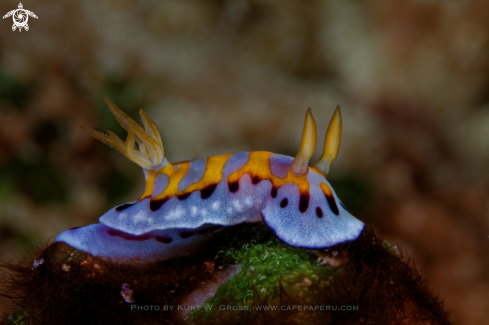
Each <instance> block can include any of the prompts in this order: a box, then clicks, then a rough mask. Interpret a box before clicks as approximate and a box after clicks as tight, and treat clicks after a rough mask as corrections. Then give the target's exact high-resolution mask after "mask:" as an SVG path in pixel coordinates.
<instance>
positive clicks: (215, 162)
mask: <svg viewBox="0 0 489 325" xmlns="http://www.w3.org/2000/svg"><path fill="white" fill-rule="evenodd" d="M109 106H110V104H109ZM116 117H117V116H116ZM119 118H120V116H119ZM143 122H144V117H143ZM121 124H123V123H121ZM146 124H147V122H146V123H145V126H146ZM123 126H124V124H123ZM126 130H127V128H126ZM146 132H147V133H148V134H150V135H152V136H154V132H153V134H152V133H151V132H148V131H146ZM96 136H97V137H98V138H101V137H102V136H101V135H98V134H97V135H96ZM141 137H142V136H139V142H142V140H141ZM136 138H138V137H137V136H136ZM152 138H153V137H152ZM102 140H103V141H105V142H109V140H111V141H116V140H114V139H112V138H110V139H109V137H107V138H102ZM143 140H144V139H143ZM136 141H137V139H136ZM117 145H119V146H120V144H119V143H116V145H115V146H116V147H117ZM146 146H148V144H146ZM118 149H119V150H121V149H120V148H118ZM122 149H123V150H127V148H126V149H124V148H122ZM126 156H127V155H126ZM296 160H297V157H296V158H294V157H288V156H284V155H280V154H274V153H270V152H260V151H258V152H256V151H255V152H237V153H234V154H227V155H222V156H213V157H209V158H201V159H196V160H192V161H185V162H180V163H173V164H170V163H169V162H168V161H167V160H166V159H165V158H163V157H162V158H161V159H160V160H159V161H156V162H153V166H150V167H151V168H144V172H145V177H146V190H145V192H144V194H143V195H142V196H141V198H140V199H138V200H137V201H134V202H131V203H127V204H124V205H121V206H118V207H115V208H112V209H111V210H109V211H108V212H106V213H105V214H104V215H103V216H101V217H100V218H99V222H100V223H99V224H95V225H90V226H86V227H81V228H73V229H68V230H65V231H63V232H62V233H61V234H59V235H58V236H57V237H56V239H55V241H57V242H65V243H67V244H68V245H70V246H72V247H75V248H77V249H79V250H81V251H84V252H87V253H90V254H92V255H97V256H103V257H108V258H111V259H115V260H124V259H134V260H136V259H139V260H141V261H148V260H161V259H167V258H169V257H172V256H178V255H182V254H184V253H186V252H188V251H189V250H192V249H194V248H195V247H196V246H198V245H199V244H201V243H203V242H204V241H205V240H206V239H208V238H210V236H212V234H213V233H215V232H218V231H220V230H222V229H223V227H227V226H233V225H238V224H241V223H254V222H261V221H263V222H264V223H265V224H266V225H267V226H268V227H269V228H270V229H271V230H272V231H273V232H274V233H275V235H276V236H277V237H278V238H279V239H280V240H282V241H283V242H285V243H286V244H288V245H290V246H294V247H298V248H306V249H322V248H327V247H331V246H334V245H337V244H340V243H344V242H348V241H351V240H355V239H356V238H358V236H359V235H360V233H361V232H362V230H363V228H364V224H363V223H362V222H361V221H359V220H358V219H356V218H355V217H353V216H352V215H351V214H350V213H349V212H348V211H346V209H345V208H344V206H343V204H342V203H341V201H340V200H339V198H338V197H337V196H336V193H335V192H334V190H333V189H332V187H331V185H330V184H329V183H328V181H327V180H326V177H325V173H324V172H322V171H321V169H320V168H318V167H307V166H306V169H305V172H304V169H303V170H299V169H297V168H296V166H295V165H294V164H295V163H294V161H296ZM297 171H300V172H297Z"/></svg>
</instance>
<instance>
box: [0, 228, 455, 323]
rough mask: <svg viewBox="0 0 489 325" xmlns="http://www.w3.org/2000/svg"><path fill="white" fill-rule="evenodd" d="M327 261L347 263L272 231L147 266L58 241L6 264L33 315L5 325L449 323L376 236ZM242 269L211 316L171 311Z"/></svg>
mask: <svg viewBox="0 0 489 325" xmlns="http://www.w3.org/2000/svg"><path fill="white" fill-rule="evenodd" d="M315 253H316V254H318V252H317V251H316V252H315ZM319 253H320V254H322V255H328V256H330V257H331V256H333V257H334V256H336V257H334V258H332V259H330V261H333V262H334V261H339V263H337V265H336V267H334V268H333V267H331V266H329V265H320V264H318V258H317V256H316V254H313V252H311V251H308V250H303V249H297V248H293V247H290V246H287V245H285V244H283V243H281V242H280V241H279V240H277V239H276V237H275V236H274V234H273V233H272V232H271V231H270V230H268V228H266V227H265V226H264V225H262V224H252V225H250V224H244V225H239V226H236V227H231V228H228V229H226V230H224V231H222V232H221V233H219V234H217V235H215V237H214V238H213V239H212V240H211V241H210V242H208V244H207V245H205V246H202V247H201V250H200V251H196V252H195V254H194V255H191V256H190V255H189V256H183V257H179V258H174V259H170V260H167V261H161V262H156V263H147V264H137V265H130V264H116V263H112V262H108V261H106V260H103V259H100V258H98V257H94V256H90V255H89V254H86V253H83V252H79V251H76V250H75V249H73V248H71V247H69V246H68V245H66V244H64V243H53V244H49V245H48V246H47V247H44V248H40V249H38V250H34V251H33V253H32V256H30V258H28V259H26V260H25V261H21V262H18V263H10V264H3V265H2V266H3V267H4V268H6V272H4V273H3V274H2V275H1V278H2V279H1V280H2V283H3V288H2V290H0V292H2V293H4V294H6V295H9V296H11V297H13V298H16V299H15V301H16V302H17V303H18V304H19V305H20V306H23V307H22V308H20V309H17V311H14V312H13V313H12V314H11V315H10V317H8V318H7V319H6V320H5V321H4V322H3V323H2V322H0V324H15V325H21V324H30V325H31V324H32V325H34V324H51V325H56V324H117V325H121V324H267V325H273V324H449V321H448V316H447V312H446V311H445V310H444V307H443V304H442V302H441V301H440V299H438V298H437V297H436V296H435V295H433V294H432V293H431V292H430V290H429V289H428V286H427V284H426V283H425V281H424V280H422V277H421V276H420V275H419V274H418V273H417V271H416V270H415V268H414V266H413V263H412V262H411V260H410V259H409V258H407V257H405V256H404V255H403V254H401V253H399V251H398V250H397V249H396V248H395V247H393V246H391V245H389V244H388V243H387V242H386V241H384V240H382V239H381V238H380V237H379V236H378V235H377V234H376V232H375V231H373V230H372V229H370V228H368V227H367V228H366V229H365V230H364V232H363V233H362V235H361V236H360V238H358V239H357V240H356V241H354V242H350V243H345V244H342V245H338V246H336V247H333V248H330V249H329V250H327V251H323V252H319ZM40 259H42V260H43V263H42V264H40V265H38V266H37V267H35V268H34V267H33V261H34V260H40ZM237 266H239V267H240V269H239V272H238V273H236V274H235V275H233V276H231V277H227V278H225V279H221V280H222V281H221V282H224V283H222V284H221V285H220V286H219V287H218V288H217V290H216V291H215V293H214V294H213V296H212V297H210V298H209V299H207V300H206V301H205V303H204V304H203V306H202V307H201V308H198V309H194V310H193V311H191V312H190V313H188V314H186V316H182V313H180V312H177V311H176V309H177V308H174V309H173V310H166V311H165V310H163V308H161V307H162V306H178V305H179V304H182V302H183V301H185V298H186V297H188V296H189V294H190V293H192V292H195V291H196V290H198V289H199V288H201V287H202V285H203V284H204V283H207V282H209V281H214V280H216V279H217V278H218V277H219V276H221V275H220V274H222V273H219V272H220V271H219V270H226V269H228V268H232V267H237ZM123 284H125V285H126V286H127V287H130V292H131V297H130V298H131V299H133V301H134V302H130V301H129V302H128V299H127V297H126V298H124V296H123V295H122V294H121V286H122V285H123ZM135 304H137V306H159V307H160V308H159V310H145V311H143V310H139V311H138V310H134V308H132V306H134V305H135Z"/></svg>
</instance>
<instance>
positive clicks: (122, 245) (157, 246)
mask: <svg viewBox="0 0 489 325" xmlns="http://www.w3.org/2000/svg"><path fill="white" fill-rule="evenodd" d="M222 228H223V227H222V226H219V225H203V226H201V227H199V228H196V229H165V230H155V231H151V232H148V233H145V234H142V235H132V234H128V233H126V232H123V231H120V230H116V229H113V228H109V227H107V226H105V225H104V224H93V225H89V226H85V227H77V228H71V229H67V230H65V231H63V232H62V233H60V234H59V235H58V236H57V237H56V238H55V241H56V242H64V243H66V244H68V245H69V246H71V247H73V248H75V249H77V250H79V251H82V252H85V253H88V254H91V255H93V256H99V257H107V258H109V259H110V260H113V261H118V262H124V261H127V262H131V263H133V262H135V261H136V262H140V263H146V262H152V261H157V260H165V259H169V258H171V257H175V256H180V255H185V253H187V252H191V251H192V250H193V249H195V248H196V246H198V245H200V244H202V243H204V242H205V241H206V240H208V239H209V238H211V237H212V235H213V234H214V233H216V232H218V231H220V230H222Z"/></svg>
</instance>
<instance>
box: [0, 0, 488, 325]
mask: <svg viewBox="0 0 489 325" xmlns="http://www.w3.org/2000/svg"><path fill="white" fill-rule="evenodd" d="M23 5H24V9H28V10H31V11H33V12H34V13H35V14H36V15H37V16H38V17H39V19H34V18H32V17H30V18H29V21H28V23H29V26H30V30H29V31H28V32H26V31H25V30H24V31H22V32H21V33H19V32H18V31H15V32H12V30H11V26H12V18H11V17H9V18H6V19H3V20H2V21H0V259H2V260H5V259H11V258H16V256H20V255H21V254H22V252H25V251H26V250H27V249H28V247H29V245H30V244H32V243H36V242H39V241H41V240H43V239H48V238H51V239H52V238H53V237H54V236H56V235H57V234H58V233H59V232H61V231H62V230H64V229H66V228H69V227H74V226H82V225H87V224H90V223H95V222H96V221H97V218H98V217H99V216H100V215H102V214H103V213H104V212H105V211H106V210H108V209H109V208H111V207H113V206H115V205H118V204H121V203H124V202H126V201H131V200H134V199H136V198H137V197H138V196H139V195H140V194H141V193H142V190H143V187H144V182H143V175H142V172H141V170H140V168H139V167H138V166H137V165H135V164H133V163H131V162H129V161H128V160H126V159H125V158H124V157H123V156H122V155H120V154H119V153H117V152H116V151H115V150H113V149H110V148H109V147H107V146H105V145H103V144H101V143H100V142H97V141H96V140H94V139H93V138H91V137H90V136H89V135H88V134H86V133H85V132H84V131H83V130H81V129H80V128H79V127H78V126H79V125H83V126H88V127H92V128H96V129H99V130H106V129H109V130H113V131H115V132H116V133H117V134H119V135H120V136H121V137H123V138H125V134H124V132H123V130H122V128H120V127H119V126H118V125H117V122H116V121H115V119H114V118H113V117H112V116H111V115H110V113H109V111H108V109H107V108H106V106H105V103H104V101H103V99H102V94H105V95H107V96H108V97H109V98H111V99H112V100H113V101H114V102H115V103H116V104H117V105H118V106H119V107H120V108H121V109H123V110H124V111H125V112H127V113H128V114H129V115H131V116H132V117H133V118H134V119H136V120H137V121H140V120H139V117H138V113H137V112H138V110H139V109H140V108H143V109H145V110H146V111H147V112H148V113H149V115H150V116H151V117H152V118H153V119H154V120H155V122H156V124H157V125H158V127H159V129H160V132H161V134H162V138H163V142H164V145H165V155H166V156H167V158H168V159H169V160H170V161H171V162H175V161H179V160H187V159H193V158H197V157H206V156H210V155H214V154H221V153H227V152H235V151H243V150H246V151H252V150H268V151H274V152H278V153H283V154H288V155H292V156H293V155H295V153H296V151H297V149H298V147H299V143H300V137H301V132H302V123H303V118H304V113H305V111H306V109H307V107H312V109H313V113H314V115H315V117H316V121H317V123H318V131H319V139H320V140H319V141H318V147H322V145H323V142H322V141H323V136H324V132H325V130H326V127H327V124H328V122H329V118H330V116H331V114H332V112H333V110H334V108H335V106H336V105H337V104H340V105H341V106H342V112H343V125H344V131H343V141H342V146H341V151H340V155H339V158H338V159H337V161H335V163H334V164H333V167H332V172H331V174H330V177H329V179H330V180H331V182H332V183H333V185H334V187H335V189H336V191H337V193H338V195H339V196H340V197H341V198H342V200H343V201H344V202H345V204H346V206H347V208H348V209H349V210H350V211H351V212H352V213H353V214H354V215H356V216H357V217H358V218H359V219H361V220H363V221H364V222H367V223H369V224H373V225H376V226H377V227H378V228H379V229H380V231H381V234H382V235H383V236H384V237H385V238H386V239H387V240H388V241H390V242H391V243H393V244H398V245H399V246H400V247H401V248H402V249H403V250H404V251H406V252H407V253H408V254H410V255H412V256H413V257H414V259H415V261H416V263H417V266H418V267H419V269H420V270H421V272H422V273H423V274H424V276H425V277H426V278H427V279H428V281H429V282H430V283H431V286H432V288H433V290H434V291H435V292H437V293H439V294H440V295H441V297H442V298H443V299H444V300H445V303H446V305H447V308H448V309H450V310H451V311H452V321H453V323H454V324H482V323H484V322H485V321H486V320H487V319H488V317H489V272H488V270H489V259H488V254H489V253H488V251H489V237H488V236H489V200H488V198H489V168H488V163H489V55H488V54H489V51H488V50H489V2H487V1H485V0H466V1H457V0H451V1H450V0H444V1H437V0H432V1H427V0H425V1H421V0H371V1H368V0H364V1H362V0H324V1H322V0H163V1H130V0H126V1H84V2H72V1H59V0H53V1H42V2H41V1H29V2H24V3H23ZM17 6H18V3H17V2H16V1H2V2H1V3H0V14H1V15H2V16H3V15H4V14H5V13H7V12H8V11H10V10H13V9H17ZM319 151H320V149H319V148H318V152H317V153H316V155H315V156H314V157H313V161H312V163H313V162H314V161H315V159H317V158H318V157H319V154H320V152H319ZM0 306H1V303H0ZM0 308H1V307H0Z"/></svg>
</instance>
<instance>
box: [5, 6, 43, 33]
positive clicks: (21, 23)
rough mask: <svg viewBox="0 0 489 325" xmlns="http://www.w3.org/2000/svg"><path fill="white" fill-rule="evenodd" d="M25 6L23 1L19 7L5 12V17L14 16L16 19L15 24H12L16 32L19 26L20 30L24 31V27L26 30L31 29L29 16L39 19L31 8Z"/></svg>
mask: <svg viewBox="0 0 489 325" xmlns="http://www.w3.org/2000/svg"><path fill="white" fill-rule="evenodd" d="M23 8H24V6H22V3H19V9H14V10H12V11H9V12H7V13H6V14H5V16H3V19H5V18H8V17H10V16H13V17H12V18H13V20H14V24H13V25H12V31H14V32H15V30H16V29H17V28H18V29H19V32H21V31H22V28H24V29H25V30H26V31H28V30H29V25H27V21H28V20H29V16H31V17H33V18H36V19H37V16H36V14H35V13H33V12H32V11H29V10H25V9H23Z"/></svg>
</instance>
